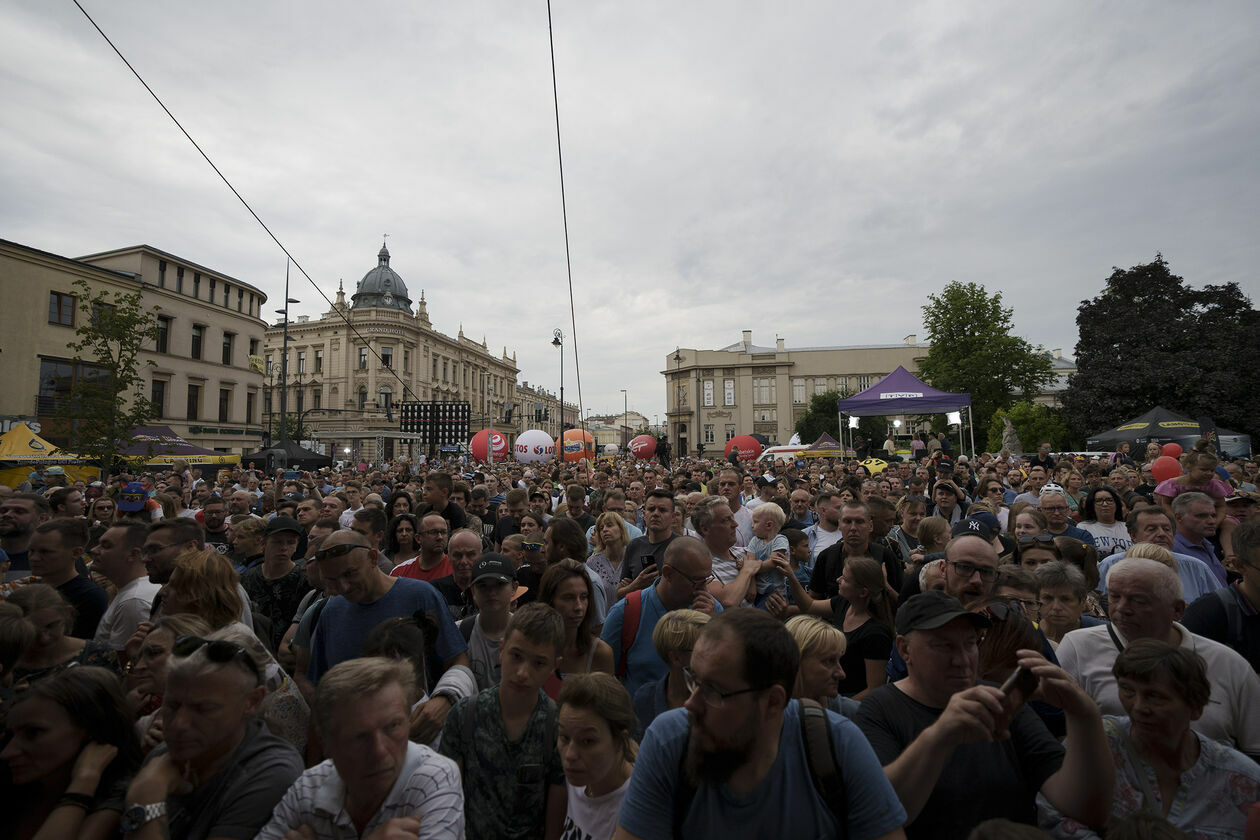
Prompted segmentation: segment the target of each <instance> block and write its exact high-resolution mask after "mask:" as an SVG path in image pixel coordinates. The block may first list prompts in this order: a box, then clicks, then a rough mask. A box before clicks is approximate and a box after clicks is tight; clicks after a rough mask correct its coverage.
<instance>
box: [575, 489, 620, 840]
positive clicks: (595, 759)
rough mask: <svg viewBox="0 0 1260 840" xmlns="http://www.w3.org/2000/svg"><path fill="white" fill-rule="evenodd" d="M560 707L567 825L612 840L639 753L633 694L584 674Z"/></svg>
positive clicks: (609, 679)
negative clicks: (631, 696) (635, 732)
mask: <svg viewBox="0 0 1260 840" xmlns="http://www.w3.org/2000/svg"><path fill="white" fill-rule="evenodd" d="M614 515H615V514H614ZM556 705H557V718H556V736H557V737H556V750H557V751H558V752H559V754H560V762H561V764H562V765H563V766H564V776H565V785H566V787H567V789H568V814H567V818H566V820H565V821H566V823H568V824H571V825H572V827H573V831H574V833H573V836H575V837H585V838H590V839H591V840H610V838H611V837H612V836H613V834H615V833H616V831H617V815H618V813H619V812H620V810H621V801H622V799H623V798H624V797H625V795H626V790H627V789H628V788H629V787H630V774H631V771H633V770H634V759H635V756H636V755H638V752H639V745H638V743H637V742H636V741H635V739H634V731H635V716H634V707H633V706H632V705H631V703H630V695H629V694H627V693H626V688H625V686H623V685H622V684H621V683H620V682H619V681H618V680H617V678H616V677H614V676H612V675H611V674H599V673H596V674H580V675H578V676H575V677H573V678H572V679H568V680H565V682H564V687H563V688H561V689H560V696H559V698H558V699H557V701H556Z"/></svg>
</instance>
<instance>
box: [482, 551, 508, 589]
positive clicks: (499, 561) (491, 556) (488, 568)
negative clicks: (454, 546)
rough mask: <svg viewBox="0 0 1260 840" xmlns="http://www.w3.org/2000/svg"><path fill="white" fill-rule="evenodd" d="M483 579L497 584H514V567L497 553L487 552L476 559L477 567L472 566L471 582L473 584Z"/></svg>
mask: <svg viewBox="0 0 1260 840" xmlns="http://www.w3.org/2000/svg"><path fill="white" fill-rule="evenodd" d="M483 578H485V579H490V580H496V581H498V582H499V583H516V567H515V566H513V565H512V561H511V560H509V559H507V557H505V556H504V555H502V554H500V553H498V552H497V551H487V552H486V553H485V554H483V555H481V556H480V557H478V558H477V565H475V566H473V577H472V582H473V583H474V584H475V583H476V582H477V581H479V580H482V579H483Z"/></svg>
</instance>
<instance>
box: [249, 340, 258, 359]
mask: <svg viewBox="0 0 1260 840" xmlns="http://www.w3.org/2000/svg"><path fill="white" fill-rule="evenodd" d="M249 355H251V356H257V355H258V339H256V338H251V339H250V340H249Z"/></svg>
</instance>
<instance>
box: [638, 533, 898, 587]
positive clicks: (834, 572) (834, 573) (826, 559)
mask: <svg viewBox="0 0 1260 840" xmlns="http://www.w3.org/2000/svg"><path fill="white" fill-rule="evenodd" d="M632 544H633V543H632ZM627 551H629V549H627ZM846 555H847V552H846V551H845V547H844V540H841V541H839V542H837V543H834V544H832V545H829V546H827V547H826V548H824V549H823V550H822V552H821V553H820V554H819V555H818V560H817V561H816V562H815V563H814V573H813V575H811V576H810V579H809V588H810V591H811V592H817V593H819V594H821V595H822V596H823V597H824V598H834V597H835V596H836V595H838V594H839V587H838V586H837V585H836V578H838V577H840V573H841V572H843V571H844V558H845V556H846ZM864 556H867V557H870V558H871V559H873V560H874V561H875V562H876V563H880V564H882V565H883V567H884V568H885V569H887V570H888V583H889V584H891V585H892V588H893V589H901V584H902V581H903V580H904V578H905V569H904V567H903V566H902V564H901V561H900V560H899V559H897V558H896V557H894V556H893V554H892V552H890V551H888V550H886V549H885V548H884V547H883V546H882V545H880V544H879V543H874V542H873V543H870V544H869V545H868V546H867V547H866V554H865V555H864Z"/></svg>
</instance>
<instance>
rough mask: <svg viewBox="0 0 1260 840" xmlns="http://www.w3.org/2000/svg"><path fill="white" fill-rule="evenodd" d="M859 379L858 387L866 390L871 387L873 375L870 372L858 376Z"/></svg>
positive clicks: (860, 389)
mask: <svg viewBox="0 0 1260 840" xmlns="http://www.w3.org/2000/svg"><path fill="white" fill-rule="evenodd" d="M857 381H858V384H857V387H858V390H859V391H865V390H866V389H867V388H869V387H871V377H870V375H869V374H868V375H866V376H859V377H858V378H857Z"/></svg>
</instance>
